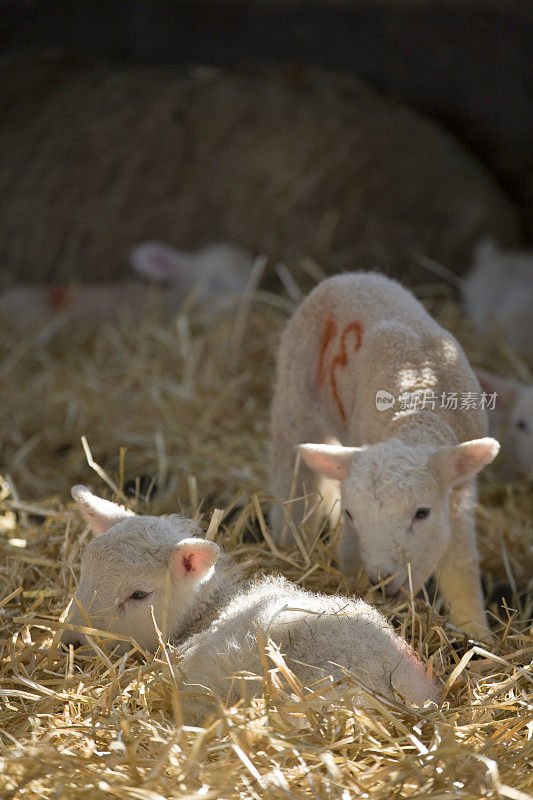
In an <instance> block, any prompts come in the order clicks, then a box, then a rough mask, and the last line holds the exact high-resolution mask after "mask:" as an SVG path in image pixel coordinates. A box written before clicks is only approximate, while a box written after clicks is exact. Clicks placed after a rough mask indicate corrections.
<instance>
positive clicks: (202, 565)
mask: <svg viewBox="0 0 533 800" xmlns="http://www.w3.org/2000/svg"><path fill="white" fill-rule="evenodd" d="M219 555H220V548H219V547H218V545H217V544H215V543H214V542H208V541H206V540H205V539H197V538H196V537H191V538H190V539H183V541H181V542H179V544H177V545H175V546H174V547H173V548H172V549H171V551H170V553H169V556H168V562H169V565H170V568H171V570H172V572H173V573H174V575H175V576H176V577H177V578H184V579H186V580H189V581H192V582H193V583H196V582H198V581H201V580H202V578H204V577H205V576H206V575H207V573H208V572H209V570H210V569H211V567H212V566H213V564H214V563H215V562H216V561H217V559H218V557H219Z"/></svg>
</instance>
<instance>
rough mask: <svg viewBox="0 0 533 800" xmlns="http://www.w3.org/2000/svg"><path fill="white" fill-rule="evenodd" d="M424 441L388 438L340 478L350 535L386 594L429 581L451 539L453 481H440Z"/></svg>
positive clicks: (370, 576)
mask: <svg viewBox="0 0 533 800" xmlns="http://www.w3.org/2000/svg"><path fill="white" fill-rule="evenodd" d="M430 458H431V451H430V450H429V449H428V448H426V447H408V446H406V445H404V444H403V443H401V442H387V443H383V444H378V445H375V446H373V447H369V448H368V449H367V450H365V451H364V452H362V453H361V454H360V456H359V458H357V459H356V460H355V461H354V463H353V466H352V469H351V472H350V475H349V477H348V478H347V479H346V480H344V481H343V482H342V485H341V494H342V504H343V509H344V512H345V514H346V517H347V522H348V524H347V526H346V529H347V535H354V536H356V537H357V541H358V545H359V553H360V556H361V559H362V561H363V565H364V567H365V571H366V574H367V576H368V578H369V580H370V581H371V582H372V583H377V582H379V581H380V580H383V579H390V580H389V582H388V583H387V584H386V591H387V593H388V594H391V595H395V594H397V593H398V592H401V591H402V590H405V591H407V592H408V591H409V585H410V581H409V566H408V565H410V571H411V583H412V586H413V589H416V588H418V587H419V586H420V585H421V584H422V583H424V581H426V580H427V579H428V578H429V576H430V575H431V573H432V572H433V570H434V569H435V567H436V566H437V564H438V562H439V561H440V559H441V557H442V555H443V554H444V553H445V551H446V549H447V547H448V545H449V542H450V521H449V490H450V487H449V485H445V484H443V483H439V481H438V480H437V477H436V475H435V474H434V472H433V470H432V469H431V468H430V465H429V461H430Z"/></svg>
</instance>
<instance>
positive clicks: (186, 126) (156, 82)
mask: <svg viewBox="0 0 533 800" xmlns="http://www.w3.org/2000/svg"><path fill="white" fill-rule="evenodd" d="M0 70H1V71H2V82H1V84H0V106H1V107H2V111H3V113H2V120H1V124H0V197H1V198H2V203H1V204H0V286H1V284H2V282H5V283H6V284H7V283H9V281H37V280H48V281H66V282H69V281H72V280H95V279H97V278H112V277H118V276H119V275H125V274H127V273H128V271H129V266H128V254H129V251H130V249H131V248H132V247H133V246H134V245H136V244H138V242H140V241H143V240H145V239H148V240H154V239H156V240H161V241H166V242H168V243H169V244H173V245H175V246H177V247H185V248H193V247H196V246H199V245H203V244H205V243H206V242H208V241H213V240H217V239H223V240H232V241H236V242H238V243H239V244H241V245H243V246H245V247H247V248H248V249H250V250H251V251H252V252H253V253H266V254H268V255H269V256H270V258H271V259H272V260H276V259H283V260H284V261H286V262H289V264H290V265H291V266H292V264H293V263H296V262H297V261H298V259H300V258H302V257H304V256H309V257H312V258H314V259H315V260H317V261H319V262H320V263H321V265H322V266H323V267H324V269H325V270H326V271H339V270H342V269H353V266H354V265H355V264H356V265H357V267H358V269H374V268H375V267H379V268H381V269H383V270H385V271H387V272H395V273H396V274H401V275H402V277H403V278H408V277H409V276H410V277H413V276H414V275H416V274H418V276H419V275H420V268H419V267H418V266H417V264H416V261H414V259H413V257H412V256H413V252H417V253H418V252H420V253H425V254H427V255H429V256H432V257H433V258H437V259H439V260H440V261H442V263H445V264H447V265H449V266H450V267H452V268H453V269H457V270H459V271H460V270H463V271H464V269H465V268H466V266H467V265H468V264H469V263H470V257H471V251H472V247H473V246H474V244H475V242H476V241H477V240H478V239H479V238H480V237H481V236H486V235H491V236H493V237H494V238H495V239H496V240H498V241H499V242H500V243H501V244H502V245H518V244H519V243H520V221H519V218H518V215H517V213H516V211H515V209H514V208H513V207H512V205H511V203H510V202H509V200H508V199H507V198H506V196H505V195H504V193H503V192H502V191H501V189H500V188H499V187H498V186H497V185H496V183H495V181H494V179H493V178H492V176H491V175H490V174H489V173H488V172H487V171H486V170H485V169H484V167H483V166H482V165H481V164H479V163H478V162H477V161H476V160H475V158H474V157H473V156H472V155H471V154H470V153H468V152H467V150H466V149H465V148H463V147H462V146H461V145H460V144H459V143H458V142H456V141H455V140H454V139H453V138H452V137H451V136H450V135H449V134H447V133H446V132H445V131H444V130H441V129H440V128H439V127H438V126H437V125H435V124H434V123H432V122H431V121H429V120H427V119H425V118H424V117H422V116H421V115H419V114H417V113H416V112H415V111H413V110H411V109H410V108H408V107H407V106H405V105H404V104H402V103H401V102H399V101H395V100H392V99H387V98H383V97H380V96H379V95H377V94H376V93H375V92H373V91H372V90H371V89H370V88H369V87H367V86H366V85H365V84H364V83H363V82H361V81H359V80H357V79H356V78H342V77H336V76H334V75H331V74H327V73H321V72H314V71H311V70H305V69H301V70H298V69H296V70H293V71H292V72H291V71H290V70H289V71H288V72H287V73H280V72H277V71H274V72H269V71H266V72H259V74H253V73H251V72H249V71H242V72H237V73H229V72H225V71H222V70H220V71H217V70H212V69H209V70H208V69H205V68H197V69H191V70H185V69H179V68H170V67H168V68H156V67H152V68H149V67H146V68H124V67H123V68H118V67H110V66H109V65H105V64H104V65H102V64H98V63H96V64H81V63H75V62H74V63H73V62H60V61H57V60H56V61H54V60H53V59H49V58H48V59H47V58H44V57H43V58H39V57H30V56H28V55H23V56H18V57H15V56H9V57H8V56H6V57H4V58H3V59H2V60H1V61H0ZM21 131H23V135H21Z"/></svg>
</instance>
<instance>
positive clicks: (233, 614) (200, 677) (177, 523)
mask: <svg viewBox="0 0 533 800" xmlns="http://www.w3.org/2000/svg"><path fill="white" fill-rule="evenodd" d="M72 494H73V497H74V499H75V500H76V502H77V503H78V505H79V507H80V509H81V511H82V513H83V515H84V517H85V519H86V520H87V522H88V524H89V525H90V526H91V528H92V530H93V532H94V533H95V534H96V538H95V539H93V540H92V541H91V542H90V543H89V545H88V546H87V548H86V549H85V552H84V554H83V557H82V567H81V581H80V585H79V588H78V591H77V592H76V598H77V601H78V603H79V605H80V606H81V607H82V608H83V611H84V613H82V612H81V611H80V609H79V607H78V605H77V604H74V605H73V607H72V608H73V610H72V611H71V614H70V616H69V618H68V620H67V622H68V623H70V624H73V625H78V626H86V625H87V620H88V619H89V620H90V622H91V624H92V625H94V627H95V628H98V629H100V630H106V631H109V632H112V633H113V634H116V635H121V636H125V637H132V638H134V639H135V640H136V641H137V642H138V643H139V644H140V645H141V646H142V647H144V648H145V649H147V650H150V651H154V650H155V649H156V648H157V646H158V639H157V635H156V631H155V628H154V624H153V619H152V613H151V609H153V615H154V618H155V621H156V623H157V625H158V627H159V629H160V630H161V631H163V632H164V636H165V638H168V639H170V641H171V642H172V643H173V644H175V645H178V646H180V649H181V650H182V651H183V661H182V662H180V669H181V670H183V673H184V676H185V679H184V680H185V683H184V685H183V686H182V695H181V696H182V700H183V708H184V710H185V712H186V716H187V718H188V719H189V720H190V721H193V722H199V721H201V719H202V718H203V717H204V716H205V714H206V712H208V711H209V710H210V709H212V708H213V706H212V703H210V702H209V700H208V699H207V700H206V698H205V694H206V690H207V693H208V694H209V695H212V696H213V697H214V698H219V699H222V700H226V702H235V701H237V700H238V699H239V698H240V697H241V692H242V682H241V681H240V680H239V679H238V678H237V679H235V680H233V676H234V675H235V674H237V673H242V672H248V673H254V674H256V675H260V674H262V673H263V665H262V662H261V658H260V651H259V648H258V636H259V635H261V636H262V637H263V640H264V642H265V643H267V642H268V640H272V641H273V642H274V643H275V645H277V646H278V647H279V648H280V650H281V652H282V654H283V655H284V657H285V659H286V663H287V665H288V666H289V668H290V669H291V670H292V671H293V672H294V674H295V675H296V676H297V677H298V678H299V679H300V680H301V681H302V682H303V683H304V684H305V685H307V686H310V685H313V689H314V690H317V691H321V690H323V692H324V696H325V697H326V699H327V697H328V696H329V697H331V695H328V691H331V690H332V689H331V684H332V682H335V681H339V680H342V679H343V677H344V675H345V671H347V672H348V673H351V674H352V675H353V676H354V677H355V678H356V680H357V681H359V682H360V683H361V684H363V685H364V686H365V687H366V688H368V689H370V690H371V691H376V692H379V693H381V694H382V695H384V696H386V697H388V698H397V699H404V700H406V701H407V702H410V703H412V704H414V705H418V706H422V705H423V704H424V703H425V702H426V701H427V700H433V701H435V702H438V699H439V691H438V688H437V685H436V683H435V682H434V680H433V679H432V678H430V677H429V676H428V675H427V673H426V670H425V668H424V666H423V665H422V663H421V661H420V660H419V659H418V657H417V656H416V654H415V653H414V651H413V650H412V649H411V648H410V647H409V646H408V645H407V643H406V642H405V641H404V640H403V639H401V638H400V637H399V636H397V635H396V634H395V633H394V631H393V629H392V627H391V626H390V625H389V623H388V622H387V621H386V620H385V618H384V617H383V616H382V615H381V614H380V613H379V612H378V611H377V610H376V609H374V608H372V607H370V606H368V605H367V604H366V603H364V602H363V601H362V600H359V599H349V598H347V597H340V596H333V597H328V596H325V595H318V594H313V593H311V592H306V591H304V590H303V589H300V588H299V587H297V586H295V585H294V584H291V583H290V582H289V581H287V580H285V579H284V578H281V577H270V578H262V579H259V580H256V581H254V582H252V583H248V582H245V581H243V579H242V576H241V575H240V572H239V569H238V567H237V566H236V565H235V563H234V562H233V561H232V560H231V559H230V558H228V557H226V556H220V557H219V554H220V553H219V548H218V546H217V545H216V544H215V543H213V542H210V541H206V540H204V539H201V538H198V537H196V536H194V534H195V533H196V530H195V528H194V524H193V523H192V522H191V521H190V520H186V519H183V518H182V517H177V516H171V517H167V518H161V517H143V516H132V515H131V512H127V511H125V510H124V509H123V508H122V507H120V506H117V505H114V504H113V503H109V502H107V501H102V500H101V499H100V498H97V497H95V496H94V495H92V494H91V493H90V492H89V490H88V489H86V488H85V487H83V486H76V487H74V488H73V490H72ZM62 640H63V642H64V643H65V644H69V643H78V642H84V641H85V637H84V635H83V633H79V632H76V631H72V630H66V631H64V633H63V636H62ZM119 647H121V648H122V650H125V649H127V647H129V645H126V644H125V643H124V642H123V641H122V642H119ZM244 685H245V687H247V689H248V692H251V693H253V694H257V692H258V691H260V684H259V682H258V681H251V682H250V681H246V682H245V683H244ZM345 688H346V687H345ZM198 694H200V695H204V697H203V698H202V697H198ZM364 697H365V696H364V692H361V696H360V702H361V704H364V702H365V700H364Z"/></svg>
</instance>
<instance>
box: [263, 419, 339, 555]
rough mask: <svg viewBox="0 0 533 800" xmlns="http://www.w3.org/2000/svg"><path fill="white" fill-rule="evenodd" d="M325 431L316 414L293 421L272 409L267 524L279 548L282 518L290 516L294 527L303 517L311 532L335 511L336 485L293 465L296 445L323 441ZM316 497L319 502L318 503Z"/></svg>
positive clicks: (283, 534) (283, 527)
mask: <svg viewBox="0 0 533 800" xmlns="http://www.w3.org/2000/svg"><path fill="white" fill-rule="evenodd" d="M325 428H326V425H325V423H324V422H323V420H322V419H321V417H320V413H319V411H318V410H314V409H313V410H312V411H308V413H299V415H298V416H297V417H296V418H295V415H294V414H292V413H290V412H289V411H287V412H284V410H283V409H282V408H281V407H280V405H276V404H274V406H273V415H272V445H271V451H270V493H271V495H272V497H273V498H274V503H273V505H272V510H271V513H270V524H271V528H272V533H273V535H274V539H275V540H276V541H277V542H278V543H280V544H285V542H284V541H282V539H283V538H286V535H287V525H286V515H288V516H290V518H291V520H292V521H293V522H294V524H295V525H299V524H300V523H301V522H302V520H303V519H304V516H305V517H306V522H307V523H308V524H309V525H310V527H311V528H314V527H316V525H317V523H318V522H319V520H320V518H323V517H324V516H326V515H327V514H329V513H330V512H331V510H332V508H334V507H337V508H339V498H340V493H339V489H338V484H336V483H335V484H334V482H332V481H328V480H327V479H322V478H321V477H320V476H318V475H317V474H316V473H315V472H312V471H311V470H310V469H308V468H307V467H306V466H305V465H304V464H299V465H297V463H296V447H297V445H299V444H304V443H306V442H324V441H327V440H328V437H326V436H324V430H325ZM295 468H297V471H296V472H295ZM320 497H322V498H323V502H320V503H319V499H320ZM290 498H297V499H295V500H294V501H292V499H291V500H290V502H289V503H286V504H285V506H284V505H283V503H284V501H287V500H289V499H290ZM298 498H300V499H298ZM313 505H314V506H315V510H314V512H313V513H312V516H311V517H307V516H306V515H307V513H308V512H309V510H310V509H311V508H313Z"/></svg>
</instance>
